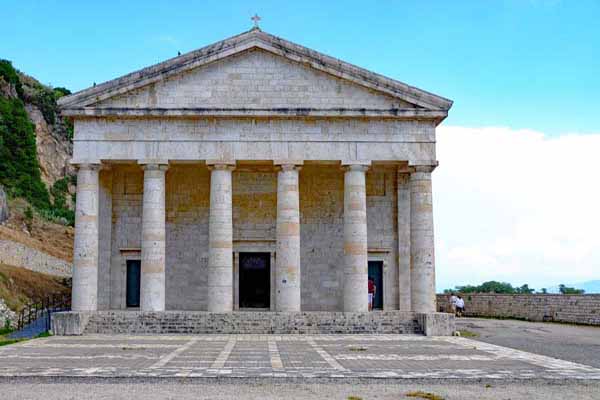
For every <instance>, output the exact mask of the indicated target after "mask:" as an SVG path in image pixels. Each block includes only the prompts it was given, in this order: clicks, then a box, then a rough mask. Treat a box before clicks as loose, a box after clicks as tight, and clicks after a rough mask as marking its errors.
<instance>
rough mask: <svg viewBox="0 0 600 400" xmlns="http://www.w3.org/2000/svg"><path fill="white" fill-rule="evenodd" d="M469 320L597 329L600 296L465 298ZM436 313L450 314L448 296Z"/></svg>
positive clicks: (442, 298) (440, 297)
mask: <svg viewBox="0 0 600 400" xmlns="http://www.w3.org/2000/svg"><path fill="white" fill-rule="evenodd" d="M463 298H464V300H465V310H466V311H465V315H466V316H469V317H498V318H518V319H526V320H530V321H553V322H567V323H576V324H586V325H600V294H584V295H563V294H484V293H481V294H465V295H464V296H463ZM437 306H438V311H449V309H450V305H449V295H445V294H438V295H437Z"/></svg>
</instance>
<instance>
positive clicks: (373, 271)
mask: <svg viewBox="0 0 600 400" xmlns="http://www.w3.org/2000/svg"><path fill="white" fill-rule="evenodd" d="M369 278H372V279H373V281H374V282H375V298H374V299H373V310H383V261H369Z"/></svg>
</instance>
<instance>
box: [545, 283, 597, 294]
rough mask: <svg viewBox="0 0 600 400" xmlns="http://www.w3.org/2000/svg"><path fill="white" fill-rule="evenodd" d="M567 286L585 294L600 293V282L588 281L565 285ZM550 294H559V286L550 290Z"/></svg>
mask: <svg viewBox="0 0 600 400" xmlns="http://www.w3.org/2000/svg"><path fill="white" fill-rule="evenodd" d="M565 286H567V287H572V288H575V289H583V290H585V293H588V294H591V293H600V280H596V281H587V282H580V283H565ZM548 293H558V285H557V286H552V287H549V288H548Z"/></svg>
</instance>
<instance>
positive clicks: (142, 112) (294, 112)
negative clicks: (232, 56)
mask: <svg viewBox="0 0 600 400" xmlns="http://www.w3.org/2000/svg"><path fill="white" fill-rule="evenodd" d="M63 115H65V116H68V117H126V118H140V117H280V118H285V117H330V118H332V117H337V118H357V117H360V118H393V119H431V120H435V121H437V122H441V121H442V120H443V119H444V118H446V117H447V116H448V111H443V110H425V109H418V108H417V109H415V108H406V109H401V108H393V109H387V110H385V109H367V108H353V109H352V108H302V107H298V108H201V107H198V108H124V107H68V108H64V109H63Z"/></svg>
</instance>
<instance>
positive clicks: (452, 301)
mask: <svg viewBox="0 0 600 400" xmlns="http://www.w3.org/2000/svg"><path fill="white" fill-rule="evenodd" d="M457 300H458V297H456V295H455V294H454V292H452V293H450V310H452V314H454V315H456V301H457Z"/></svg>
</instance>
